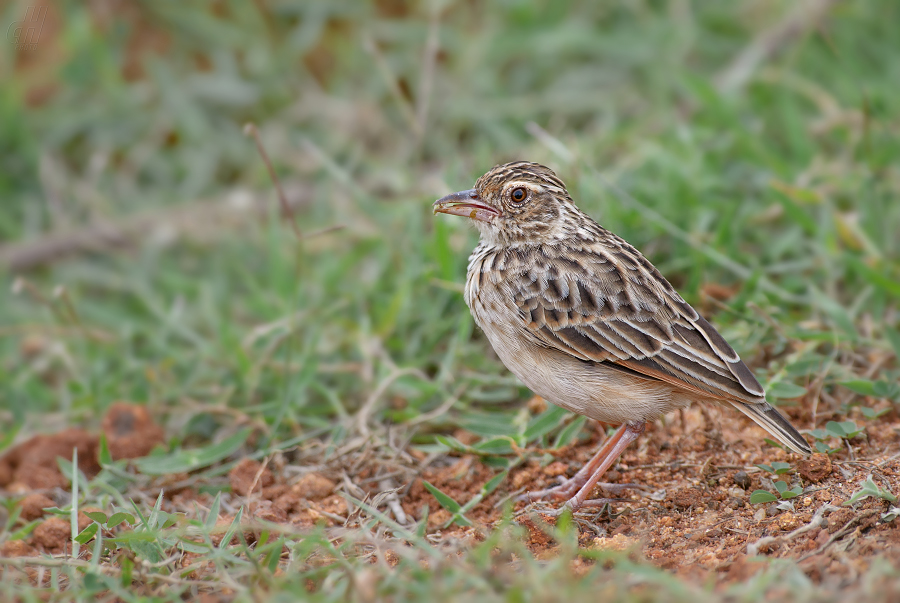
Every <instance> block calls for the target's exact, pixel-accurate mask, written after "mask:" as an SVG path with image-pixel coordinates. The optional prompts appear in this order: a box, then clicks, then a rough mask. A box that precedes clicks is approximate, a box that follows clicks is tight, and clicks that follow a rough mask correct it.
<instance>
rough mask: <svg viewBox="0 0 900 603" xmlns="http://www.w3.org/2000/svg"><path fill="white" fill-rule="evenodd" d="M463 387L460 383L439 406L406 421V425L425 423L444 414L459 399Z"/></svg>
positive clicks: (464, 387) (463, 389)
mask: <svg viewBox="0 0 900 603" xmlns="http://www.w3.org/2000/svg"><path fill="white" fill-rule="evenodd" d="M465 389H466V386H465V385H460V386H459V387H457V388H456V391H455V392H453V393H452V394H451V395H450V397H449V398H447V399H446V400H445V401H444V403H443V404H441V405H440V406H438V407H437V408H435V409H434V410H432V411H429V412H426V413H424V414H421V415H419V416H418V417H416V418H415V419H412V420H410V421H407V422H406V425H407V426H409V427H413V426H415V425H420V424H422V423H427V422H428V421H431V420H432V419H436V418H437V417H439V416H441V415H442V414H444V413H445V412H447V411H448V410H450V408H451V407H452V406H453V405H454V404H456V402H457V401H458V400H459V397H460V396H461V395H462V393H463V391H465Z"/></svg>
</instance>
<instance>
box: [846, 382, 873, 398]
mask: <svg viewBox="0 0 900 603" xmlns="http://www.w3.org/2000/svg"><path fill="white" fill-rule="evenodd" d="M838 383H839V384H840V385H843V386H844V387H846V388H847V389H850V390H852V391H855V392H856V393H857V394H862V395H863V396H873V397H874V396H875V383H874V382H872V381H868V380H866V379H851V380H850V381H839V382H838Z"/></svg>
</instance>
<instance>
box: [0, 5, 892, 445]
mask: <svg viewBox="0 0 900 603" xmlns="http://www.w3.org/2000/svg"><path fill="white" fill-rule="evenodd" d="M30 6H31V5H30V4H28V3H26V2H13V3H9V4H6V5H5V6H4V8H3V9H2V12H0V18H2V23H3V25H4V29H6V28H7V26H8V24H12V23H13V22H15V21H16V20H18V19H22V18H23V17H22V16H23V15H24V14H26V12H25V11H26V10H27V9H28V8H29V7H30ZM46 6H47V8H48V12H47V14H46V19H45V21H44V22H43V29H42V30H41V32H40V39H39V41H38V43H37V44H36V46H35V48H33V49H29V50H27V51H25V50H19V51H13V50H14V48H13V43H12V42H11V41H10V40H9V39H7V40H6V41H5V42H6V48H5V50H4V52H2V53H0V61H2V65H0V69H2V73H3V74H4V76H3V81H4V82H5V83H4V85H3V87H2V89H0V99H2V100H0V204H2V212H0V241H2V247H0V260H2V268H0V269H2V270H3V271H4V275H3V281H4V286H3V288H2V291H0V308H2V311H0V413H2V414H0V420H2V422H3V424H4V425H5V426H14V425H15V426H21V425H25V424H29V422H30V425H31V427H29V430H30V429H33V428H35V427H37V426H38V425H39V424H43V425H47V424H48V423H47V422H48V421H50V420H51V419H50V418H49V417H57V418H58V419H60V422H74V423H91V422H96V421H97V418H98V417H99V416H100V413H101V412H102V410H103V409H104V408H106V407H107V406H108V405H109V404H111V403H112V402H113V401H115V400H131V401H137V402H140V403H146V404H148V405H151V406H152V407H153V408H154V412H155V413H157V414H158V416H178V417H181V418H180V419H172V420H173V421H174V422H175V424H177V425H181V426H182V427H183V429H182V428H180V429H179V430H178V431H177V435H173V437H175V438H177V439H181V438H187V437H189V436H190V434H193V433H196V434H198V435H200V436H209V435H210V434H211V433H213V432H214V430H215V429H216V427H217V426H218V425H219V421H221V420H224V419H222V417H221V416H220V415H215V414H214V415H212V416H211V415H208V414H206V413H203V412H200V411H202V410H209V409H210V408H226V407H229V408H232V409H238V410H239V412H241V413H246V415H248V416H251V417H254V418H255V419H258V420H261V421H263V423H264V424H265V425H266V426H267V428H268V429H270V431H271V433H272V434H273V437H287V436H289V435H292V434H297V433H302V432H303V430H304V429H305V428H307V427H309V426H315V427H322V428H325V429H329V430H332V429H336V430H340V429H345V428H347V425H348V423H347V422H346V421H343V422H341V421H338V422H335V421H334V417H345V418H346V417H349V416H350V415H351V414H352V413H353V412H354V411H355V410H356V409H357V408H359V407H360V406H361V405H362V404H364V403H365V402H366V401H367V400H369V401H370V403H371V404H372V408H373V409H374V410H375V414H374V415H373V417H374V418H376V419H378V420H387V421H391V422H405V421H409V420H411V419H414V418H415V417H417V416H419V415H420V414H421V413H422V412H424V411H428V410H432V409H434V408H437V407H438V406H439V405H440V404H441V403H442V402H444V401H445V400H447V399H448V397H449V396H451V395H453V394H455V395H458V396H459V397H460V402H459V404H458V405H457V406H456V407H455V408H454V410H453V411H452V412H451V413H449V414H446V415H442V417H441V418H440V419H439V420H438V421H437V423H438V424H437V425H436V426H435V429H438V430H442V429H447V428H450V427H453V426H457V425H461V426H463V427H467V428H470V429H474V430H476V431H478V432H485V431H487V432H490V431H491V430H492V429H494V428H493V427H489V428H485V427H484V425H485V424H486V423H485V420H486V419H485V418H484V417H485V415H484V414H483V413H486V412H488V411H491V412H492V413H493V414H491V417H506V418H503V419H498V420H499V421H500V422H501V423H504V422H508V421H513V422H514V421H516V420H518V419H516V416H517V415H516V412H518V411H517V410H516V409H517V408H518V406H517V405H516V402H517V401H519V400H521V399H523V398H524V397H525V396H526V395H527V394H526V392H525V390H524V389H522V388H520V386H519V385H518V384H517V383H516V381H515V380H514V379H512V378H511V377H510V376H509V374H508V373H507V372H506V371H505V370H504V369H503V368H502V367H501V365H500V364H499V362H498V361H497V360H496V359H495V357H494V356H493V353H492V352H491V351H490V349H489V346H487V344H486V342H485V340H484V339H483V337H482V336H481V334H480V333H478V332H476V331H475V330H474V329H473V326H472V321H471V319H470V318H469V315H468V311H467V309H466V308H465V305H464V303H463V300H462V296H461V293H460V292H461V287H462V283H463V281H464V273H465V265H466V259H467V256H468V253H469V251H470V250H471V249H472V247H473V246H474V244H475V240H476V236H475V233H474V231H473V230H471V229H470V228H469V227H467V226H466V225H465V224H464V223H463V221H462V220H450V219H435V218H433V217H432V215H431V208H430V205H431V201H432V200H433V199H435V198H436V197H438V196H440V195H442V194H445V193H447V192H450V191H453V190H460V189H463V188H468V187H470V186H471V185H472V183H473V182H474V180H475V178H477V177H478V176H479V175H480V174H482V173H483V172H485V171H486V170H487V169H489V168H490V167H491V166H493V165H495V164H497V163H501V162H504V161H507V160H512V159H527V160H534V161H539V162H542V163H546V164H548V165H550V166H552V167H553V168H554V169H555V170H556V171H557V172H558V173H559V175H560V176H561V177H562V178H563V179H564V180H565V181H566V182H567V183H568V184H569V189H570V192H571V194H572V196H573V197H574V199H575V200H576V202H577V203H578V204H579V205H580V206H581V207H582V208H583V209H585V210H586V211H587V212H588V213H590V214H591V215H592V216H594V217H595V218H597V219H598V220H599V221H600V222H601V223H602V224H604V225H605V226H606V227H608V228H610V229H612V230H613V231H615V232H617V233H618V234H620V235H622V236H624V237H625V238H626V239H628V240H629V241H631V242H632V243H634V244H635V245H636V246H638V247H639V248H640V249H642V250H643V251H644V252H645V254H646V255H648V257H649V258H650V259H651V261H653V262H654V263H655V264H656V265H657V266H658V267H659V268H660V270H662V272H663V273H664V274H666V275H667V276H668V277H669V278H670V280H672V281H673V283H674V284H675V285H676V286H677V287H678V288H679V289H680V291H681V292H682V293H683V295H684V296H685V297H686V298H687V299H688V301H690V302H692V303H694V304H697V305H698V306H700V307H702V308H703V310H704V312H706V313H707V314H710V315H715V321H716V323H717V324H718V325H719V326H720V327H721V328H722V330H723V332H724V333H725V335H726V337H728V338H729V339H731V340H732V341H733V342H734V343H735V346H736V348H737V349H738V351H739V352H740V353H742V355H744V357H745V358H747V360H748V362H749V363H750V364H751V365H752V366H753V368H754V369H755V370H756V371H757V373H758V374H759V376H760V377H761V379H762V380H763V382H764V383H767V384H768V385H769V386H770V388H771V392H772V396H770V397H772V398H774V399H775V400H776V401H777V399H778V398H784V399H789V398H793V397H796V396H797V395H798V394H799V393H801V392H802V391H804V390H803V389H802V386H803V385H804V383H805V382H807V381H808V380H809V375H811V374H813V373H815V372H816V371H825V370H828V371H831V373H833V378H834V379H839V378H847V377H848V375H852V373H853V371H854V366H855V365H854V361H853V354H855V353H857V352H856V351H854V350H859V349H862V348H859V347H858V346H874V347H875V348H878V347H884V348H886V347H887V342H886V340H885V337H884V333H885V328H887V327H889V326H891V325H895V324H896V322H897V311H896V306H897V299H898V297H900V280H898V276H900V270H898V261H897V260H898V249H900V237H898V231H900V203H898V201H897V195H898V191H900V170H898V162H897V159H898V156H900V137H898V128H900V122H898V115H900V112H898V109H900V95H898V94H897V83H898V82H900V47H898V46H897V44H896V24H897V23H900V5H898V4H897V3H896V2H891V1H887V0H885V1H881V2H876V1H871V2H843V3H834V2H807V3H794V2H789V1H786V0H785V1H776V0H743V1H736V2H689V1H686V0H680V1H679V0H673V1H670V2H652V1H628V2H579V1H571V2H557V1H554V2H549V1H547V2H514V1H504V2H496V3H490V4H488V3H482V2H463V1H458V2H451V1H443V2H437V1H435V2H430V3H429V2H412V1H404V0H379V1H373V2H361V1H355V2H354V1H331V2H311V1H309V2H288V1H282V0H272V1H268V2H255V3H250V2H239V1H231V2H229V1H219V2H191V3H177V4H176V3H169V2H131V3H116V2H103V1H95V2H62V1H61V2H52V3H48V4H47V5H46ZM248 122H253V123H255V124H256V125H257V127H258V128H259V131H260V135H261V139H262V141H263V143H264V144H265V146H266V148H267V150H268V153H269V155H270V156H271V158H272V161H273V163H274V167H275V169H276V171H277V173H278V174H279V176H280V178H281V179H282V181H283V184H284V188H285V191H286V194H287V197H288V199H289V201H290V202H292V203H293V204H294V212H295V217H296V221H297V225H298V227H299V229H300V230H301V231H302V232H303V233H304V235H311V236H309V237H307V238H304V239H303V240H302V241H298V240H297V239H296V237H295V235H294V233H293V232H292V230H291V228H290V227H289V225H288V224H287V222H286V221H284V220H282V219H281V217H280V215H279V211H278V209H277V200H276V195H275V191H274V188H273V184H272V181H271V179H270V177H269V175H268V173H267V170H266V167H265V165H264V163H263V162H262V160H261V158H260V155H259V153H258V152H257V149H256V147H255V144H254V141H253V139H252V138H250V137H248V136H246V135H245V134H244V133H243V128H244V125H245V124H246V123H248ZM332 227H335V228H337V229H334V230H328V229H331V228H332ZM322 229H326V232H321V231H322ZM823 346H824V347H823ZM786 352H791V354H787V353H786ZM835 359H837V360H838V361H837V362H834V360H835ZM823 367H827V368H823ZM830 382H831V381H829V383H830ZM798 388H799V389H798ZM826 391H827V390H826ZM373 392H376V393H377V396H376V397H377V398H378V399H377V400H375V399H370V396H372V394H373ZM169 411H171V412H169ZM495 411H496V412H495ZM507 411H508V412H507ZM185 422H187V423H188V425H187V426H186V427H185V426H184V423H185ZM441 422H444V424H441ZM496 429H497V430H500V431H502V430H503V429H504V428H503V427H502V426H501V427H496Z"/></svg>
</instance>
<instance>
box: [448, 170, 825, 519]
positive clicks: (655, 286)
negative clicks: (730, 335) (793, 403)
mask: <svg viewBox="0 0 900 603" xmlns="http://www.w3.org/2000/svg"><path fill="white" fill-rule="evenodd" d="M434 212H435V213H445V214H451V215H455V216H464V217H468V218H470V219H471V220H472V222H473V223H474V224H475V226H477V227H478V230H479V231H480V232H481V241H480V242H479V244H478V246H477V247H476V248H475V251H473V252H472V255H471V256H470V257H469V269H468V273H467V275H466V289H465V299H466V304H468V306H469V309H470V310H471V312H472V316H473V317H474V318H475V322H476V323H477V324H478V326H479V327H481V329H482V330H483V331H484V333H485V334H486V335H487V338H488V340H489V341H490V342H491V345H492V346H493V347H494V350H495V351H496V352H497V355H498V356H499V357H500V359H501V360H502V361H503V364H505V365H506V366H507V368H509V370H510V371H512V372H513V374H514V375H516V377H518V378H519V379H520V380H522V382H523V383H524V384H525V385H527V386H528V387H529V388H530V389H531V390H532V391H533V392H534V393H536V394H538V395H539V396H541V397H543V398H545V399H546V400H548V401H549V402H552V403H554V404H556V405H558V406H561V407H563V408H565V409H567V410H570V411H572V412H576V413H578V414H581V415H585V416H587V417H589V418H591V419H596V420H598V421H602V422H604V423H611V424H618V425H620V427H619V428H618V430H617V431H616V432H615V433H614V434H613V435H612V436H611V437H609V438H608V439H607V440H606V442H605V443H604V444H603V446H602V447H601V448H600V450H599V451H598V452H597V453H596V454H595V455H594V457H593V458H592V459H591V460H590V461H589V462H588V463H587V464H586V465H585V466H584V467H583V468H582V469H581V470H580V471H578V473H577V474H576V475H575V476H574V477H572V478H570V479H568V480H566V481H565V482H564V483H562V484H561V485H559V486H556V487H554V488H550V489H547V490H542V491H540V492H534V493H530V494H529V497H533V498H542V497H549V498H554V499H557V500H560V499H565V498H568V502H567V503H566V505H567V506H568V507H570V508H571V509H572V510H577V509H578V508H580V507H582V506H585V505H596V504H599V503H601V502H604V501H600V500H595V501H591V500H588V495H589V494H590V493H591V491H592V490H593V488H594V486H595V485H597V483H598V482H599V480H600V478H601V477H602V476H603V474H604V473H605V472H606V470H607V469H609V467H610V466H612V464H613V463H614V462H615V461H616V459H617V458H618V457H619V456H620V455H621V454H622V452H623V451H624V449H625V448H626V447H627V446H628V444H630V443H631V442H633V441H634V440H635V439H636V438H637V437H638V436H639V435H640V434H641V433H642V432H643V431H644V426H645V425H646V423H647V422H648V421H653V420H655V419H657V418H658V417H660V416H662V415H664V414H666V413H668V412H670V411H672V410H675V409H678V408H684V407H685V406H688V405H689V404H690V403H691V402H693V401H701V402H713V403H718V404H726V405H731V406H733V407H734V408H737V409H738V410H739V411H741V412H742V413H744V414H745V415H747V416H748V417H750V418H751V419H753V420H754V421H755V422H756V423H758V424H759V425H761V426H762V427H763V428H765V429H766V430H767V431H768V432H769V433H770V434H772V436H774V437H775V439H777V440H778V441H779V442H781V443H782V444H784V445H785V446H787V447H788V448H790V449H791V450H794V451H796V452H800V453H803V454H809V453H810V452H811V450H810V448H809V445H808V444H807V443H806V441H805V440H804V439H803V436H801V435H800V433H799V432H798V431H797V430H796V429H795V428H794V426H793V425H791V424H790V423H789V422H788V420H787V419H786V418H785V417H784V416H783V415H782V414H781V413H779V412H778V410H776V409H775V408H774V407H773V406H772V405H770V404H769V403H768V402H766V398H765V391H764V390H763V388H762V386H761V385H760V384H759V381H757V380H756V378H755V377H754V376H753V373H751V372H750V369H748V368H747V365H746V364H744V363H743V362H742V361H741V359H740V358H739V357H738V355H737V354H736V353H735V351H734V350H733V349H731V346H730V345H728V342H727V341H725V339H724V338H723V337H722V336H721V335H720V334H719V332H718V331H716V329H715V328H713V326H712V325H710V324H709V323H708V322H707V321H706V319H704V318H703V317H702V316H700V314H698V313H697V311H696V310H695V309H694V308H692V307H691V306H690V305H689V304H688V303H687V302H685V301H684V300H683V299H682V298H681V296H680V295H679V294H678V292H677V291H675V288H674V287H673V286H672V285H671V284H669V281H667V280H666V279H665V278H664V277H663V276H662V274H660V272H659V270H657V269H656V268H655V267H654V266H653V264H651V263H650V262H649V261H648V260H647V259H646V258H645V257H644V256H643V255H641V253H640V252H639V251H638V250H637V249H635V248H634V247H632V246H631V245H629V244H628V243H627V242H625V241H624V240H623V239H622V238H620V237H618V236H616V235H615V234H613V233H611V232H610V231H608V230H606V229H605V228H603V227H602V226H600V225H599V224H597V223H596V222H595V221H594V220H592V219H591V218H590V217H588V216H587V215H586V214H584V213H582V212H581V211H580V210H579V209H578V208H577V207H576V206H575V204H574V203H573V202H572V198H571V197H570V196H569V193H568V191H567V190H566V186H565V184H563V182H562V180H560V179H559V178H558V177H557V176H556V174H554V173H553V171H552V170H551V169H550V168H548V167H545V166H543V165H540V164H538V163H529V162H524V161H517V162H513V163H507V164H505V165H498V166H496V167H495V168H493V169H492V170H491V171H489V172H488V173H486V174H485V175H484V176H482V177H481V178H479V179H478V181H477V182H476V183H475V188H473V189H470V190H467V191H462V192H459V193H454V194H452V195H447V196H446V197H443V198H441V199H439V200H438V201H436V202H435V204H434Z"/></svg>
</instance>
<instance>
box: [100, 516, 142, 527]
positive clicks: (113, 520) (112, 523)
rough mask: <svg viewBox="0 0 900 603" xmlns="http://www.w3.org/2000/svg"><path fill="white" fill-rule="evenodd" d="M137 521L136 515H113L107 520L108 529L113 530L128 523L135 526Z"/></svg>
mask: <svg viewBox="0 0 900 603" xmlns="http://www.w3.org/2000/svg"><path fill="white" fill-rule="evenodd" d="M135 521H136V520H135V518H134V515H132V514H131V513H124V512H119V513H113V514H112V515H111V516H110V518H109V520H107V522H106V527H108V528H110V529H112V528H114V527H116V526H117V525H119V524H121V523H127V524H128V525H134V523H135Z"/></svg>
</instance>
